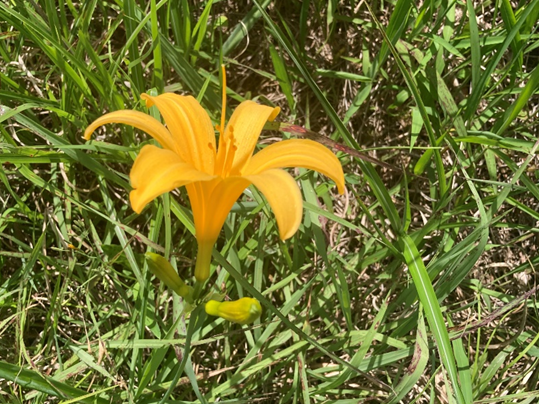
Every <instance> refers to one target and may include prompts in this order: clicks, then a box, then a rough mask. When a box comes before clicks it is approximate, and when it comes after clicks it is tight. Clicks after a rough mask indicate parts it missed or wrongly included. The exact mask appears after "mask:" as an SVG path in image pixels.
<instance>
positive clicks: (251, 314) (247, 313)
mask: <svg viewBox="0 0 539 404" xmlns="http://www.w3.org/2000/svg"><path fill="white" fill-rule="evenodd" d="M205 308H206V313H208V314H209V315H210V316H218V317H221V318H224V319H225V320H228V321H232V322H233V323H237V324H250V323H252V322H253V321H255V320H256V319H257V318H258V317H260V314H262V307H261V306H260V303H259V302H258V300H256V299H253V298H252V297H243V298H241V299H239V300H234V301H228V302H218V301H217V300H210V301H209V302H208V303H206V307H205Z"/></svg>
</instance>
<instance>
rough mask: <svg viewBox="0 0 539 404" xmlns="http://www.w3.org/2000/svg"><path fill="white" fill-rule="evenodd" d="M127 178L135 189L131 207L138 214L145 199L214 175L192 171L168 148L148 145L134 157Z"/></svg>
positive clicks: (190, 166)
mask: <svg viewBox="0 0 539 404" xmlns="http://www.w3.org/2000/svg"><path fill="white" fill-rule="evenodd" d="M130 178H131V184H132V185H133V188H135V189H134V190H133V191H131V194H130V200H131V206H132V207H133V210H134V211H135V212H137V213H140V212H141V211H142V209H143V208H144V206H146V204H147V203H148V202H150V201H152V200H153V199H155V198H157V197H158V196H159V195H162V194H164V193H165V192H169V191H172V190H173V189H175V188H178V187H181V186H183V185H186V184H190V183H193V182H196V181H210V180H212V179H213V178H215V177H214V176H212V175H208V174H206V173H204V172H201V171H198V170H196V169H195V168H193V166H192V165H191V164H189V163H186V162H185V161H183V160H182V159H181V158H180V157H179V156H178V155H177V154H176V153H174V152H172V151H170V150H166V149H160V148H159V147H156V146H152V145H148V146H144V147H143V148H142V149H141V151H140V153H139V155H138V156H137V158H136V160H135V163H134V164H133V168H132V169H131V173H130Z"/></svg>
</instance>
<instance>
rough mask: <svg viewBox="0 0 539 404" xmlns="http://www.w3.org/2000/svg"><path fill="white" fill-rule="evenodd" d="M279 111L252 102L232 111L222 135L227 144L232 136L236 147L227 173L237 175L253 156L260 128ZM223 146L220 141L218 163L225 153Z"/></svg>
mask: <svg viewBox="0 0 539 404" xmlns="http://www.w3.org/2000/svg"><path fill="white" fill-rule="evenodd" d="M279 111H280V108H279V107H276V108H272V107H268V106H266V105H260V104H257V103H256V102H254V101H244V102H242V103H241V104H240V105H239V106H238V107H237V108H236V109H235V110H234V113H233V114H232V117H231V118H230V121H229V122H228V125H227V127H226V130H225V133H224V135H223V137H224V141H225V142H226V143H227V144H228V142H230V135H231V134H233V138H234V146H236V147H237V150H236V151H235V154H234V160H233V162H232V164H231V169H230V171H229V172H230V173H231V174H232V175H236V174H238V173H239V172H240V171H241V169H242V168H243V166H244V165H245V164H246V163H247V161H248V160H249V158H250V157H251V155H252V154H253V151H254V149H255V146H256V143H257V141H258V137H259V136H260V132H261V131H262V128H263V127H264V125H265V124H266V122H267V121H272V120H274V119H275V117H276V116H277V114H278V113H279ZM224 146H225V144H224V143H223V142H222V141H221V140H220V141H219V151H218V158H217V159H218V161H219V160H220V159H219V156H221V154H222V153H225V152H226V147H224ZM221 159H222V158H221Z"/></svg>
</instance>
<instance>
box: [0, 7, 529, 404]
mask: <svg viewBox="0 0 539 404" xmlns="http://www.w3.org/2000/svg"><path fill="white" fill-rule="evenodd" d="M538 19H539V0H532V1H526V2H520V3H518V4H517V3H511V2H509V1H506V0H501V1H500V2H494V3H493V2H476V3H474V2H473V1H471V0H467V1H462V2H446V1H442V0H434V1H431V2H424V3H423V4H422V5H421V6H417V5H416V4H414V2H411V1H408V0H401V1H397V2H393V3H387V2H381V3H379V2H374V3H373V2H370V3H362V2H337V1H334V0H330V1H327V2H323V1H319V0H314V1H304V2H301V3H300V2H275V4H274V3H272V2H270V1H269V0H258V1H253V2H224V1H205V2H200V3H199V2H189V1H187V0H161V1H159V2H158V1H156V0H152V1H151V2H135V1H133V0H125V1H123V2H116V3H109V2H104V1H101V0H93V1H89V2H82V3H80V4H79V3H73V2H71V1H67V2H55V1H53V0H40V1H37V2H35V3H34V2H24V1H20V0H14V1H11V2H3V3H0V36H1V40H0V60H1V62H0V83H1V87H0V123H1V126H0V162H1V163H2V165H1V166H0V167H1V169H0V179H1V181H2V185H1V186H0V203H1V205H0V206H1V208H0V267H1V268H2V271H1V272H0V336H1V339H0V402H2V403H71V402H82V403H113V402H114V403H117V402H126V403H148V404H150V403H183V402H202V403H206V402H213V401H219V402H224V403H241V402H268V403H273V402H275V403H289V402H290V403H295V402H301V403H338V404H346V403H357V402H362V403H363V402H364V403H377V402H383V403H388V404H390V403H391V404H396V403H438V402H441V403H458V404H463V403H517V402H518V403H535V402H537V400H538V397H539V366H538V365H539V349H538V347H537V342H538V339H539V334H538V333H537V329H538V326H539V313H538V311H537V307H538V306H537V302H536V299H535V297H536V291H537V286H536V276H535V266H536V265H537V263H538V262H539V255H538V253H537V245H538V242H537V237H538V235H537V222H538V220H539V214H538V213H537V206H538V200H539V187H538V185H537V184H538V178H539V175H538V174H537V173H538V172H537V162H536V153H537V149H538V147H539V131H538V128H539V125H538V124H537V120H538V115H537V114H538V100H539V92H538V86H539V67H538V65H539V63H538V61H539V50H538V48H539V46H538V45H539V41H538V39H539V34H538V33H537V27H539V24H538V23H537V21H538ZM221 63H224V64H225V65H226V66H227V70H228V76H227V77H228V80H227V81H228V85H229V88H228V97H229V105H230V106H231V109H232V108H233V107H234V106H235V105H237V104H238V103H239V102H240V101H242V100H244V99H254V100H257V101H258V102H260V103H264V104H267V105H278V106H280V107H281V108H282V113H281V115H280V119H281V120H282V121H285V122H294V123H298V124H300V125H302V126H304V127H306V128H310V129H312V130H313V131H315V132H318V133H320V134H323V135H326V136H328V137H331V138H332V139H334V140H336V141H338V142H340V143H342V144H345V145H347V146H348V147H350V148H353V149H356V150H362V151H364V152H365V153H369V154H370V155H371V156H372V157H375V158H377V159H379V160H382V161H384V162H385V163H387V164H389V165H391V166H393V167H394V169H389V168H388V167H387V164H386V165H385V166H376V165H371V164H370V163H368V162H365V161H363V160H361V159H358V158H356V157H354V156H352V155H349V154H346V153H342V152H339V153H338V156H339V158H340V160H341V162H342V164H343V167H344V170H345V176H346V184H347V193H346V194H345V195H344V196H339V195H338V194H337V193H336V190H335V187H334V186H333V184H332V183H329V182H328V181H327V180H326V179H325V178H324V177H323V176H320V175H317V174H315V173H312V172H308V171H305V170H302V169H300V170H295V171H293V174H294V175H295V176H296V178H297V179H298V182H299V184H300V185H301V188H302V192H303V196H304V199H305V204H304V219H303V222H302V224H301V227H300V230H299V231H298V232H297V234H296V235H295V236H294V237H293V238H292V239H290V240H288V241H285V242H283V241H280V240H279V237H278V231H277V228H276V223H275V219H274V216H273V214H272V212H271V210H270V209H269V207H268V206H267V205H266V203H265V200H264V198H263V197H262V196H261V194H260V193H259V192H258V191H257V190H256V189H250V191H249V192H247V193H246V194H244V197H242V199H241V200H240V201H238V203H237V204H236V205H235V206H234V208H233V210H232V213H231V214H230V215H229V217H228V219H227V222H226V224H225V227H224V230H223V232H222V237H221V238H220V240H219V242H218V244H217V248H216V250H215V251H214V256H213V258H214V262H213V265H212V271H213V275H212V277H211V278H210V281H209V282H208V283H207V284H206V287H205V294H206V295H207V294H211V293H215V294H218V293H222V294H226V296H228V297H230V298H231V299H237V298H240V297H243V296H252V297H256V298H257V299H258V300H259V301H260V302H261V304H262V306H263V309H264V312H263V314H262V317H261V318H260V320H258V321H257V322H256V323H255V324H254V325H252V326H243V327H241V326H239V325H234V324H232V323H227V322H225V321H223V320H222V319H215V318H209V317H207V316H206V314H205V313H204V310H203V307H202V305H199V306H198V307H196V308H195V309H194V311H192V312H191V313H190V314H187V312H186V310H187V307H186V306H185V305H184V303H183V302H182V300H181V299H180V298H179V297H177V296H175V295H173V294H172V292H171V291H170V290H167V289H166V288H165V287H164V286H163V285H162V284H161V283H160V282H159V281H158V280H156V279H155V278H154V277H153V276H152V275H151V273H150V272H149V271H148V268H147V266H146V264H145V262H144V259H143V256H144V253H145V252H146V251H154V252H157V253H160V254H162V255H165V256H167V257H169V258H170V260H171V262H172V263H173V265H174V266H175V267H176V268H177V269H178V272H179V273H180V275H181V276H182V277H183V278H185V279H188V280H189V281H190V282H192V280H191V276H192V272H193V268H194V257H195V253H196V242H195V239H194V237H193V235H192V233H193V232H194V227H193V223H192V216H191V212H190V207H189V203H188V201H187V197H186V193H185V191H184V190H183V189H180V190H178V191H175V192H173V193H171V194H170V195H164V196H162V197H160V198H158V199H157V200H156V201H155V202H154V203H152V204H150V205H149V207H147V208H146V209H145V210H144V211H143V212H142V214H140V215H137V214H135V213H134V212H133V211H132V209H131V208H130V206H129V202H128V192H129V190H130V189H131V188H130V185H129V170H130V167H131V166H132V162H133V160H134V158H135V156H136V155H137V153H138V151H139V150H140V148H141V146H142V145H143V144H146V143H147V142H148V137H147V136H146V135H144V134H141V133H138V132H137V131H134V130H133V129H132V128H129V127H125V126H108V127H107V128H106V129H104V130H101V131H100V132H99V133H98V134H97V136H96V137H94V140H93V141H91V142H89V143H85V142H84V141H83V140H82V133H83V131H84V129H85V128H86V126H87V125H88V124H89V123H90V122H92V121H93V120H94V119H96V118H97V117H99V116H101V115H102V114H103V113H104V112H107V111H113V110H118V109H123V108H128V109H137V110H142V111H144V110H145V108H144V107H143V105H142V104H141V102H140V94H141V93H143V92H155V93H156V94H157V93H160V92H162V91H176V92H179V93H182V94H192V95H194V96H195V97H197V99H199V100H200V101H201V103H202V105H203V106H204V107H205V108H206V109H207V110H208V112H209V113H210V114H211V116H212V117H213V119H214V121H215V122H216V123H217V122H218V117H219V114H220V105H221V98H220V77H219V72H220V68H219V67H220V65H221ZM285 136H288V135H287V134H284V133H282V132H278V131H264V132H263V135H262V142H261V143H262V144H261V147H263V146H264V145H265V144H268V143H272V142H274V141H276V139H275V138H276V137H277V138H282V137H285Z"/></svg>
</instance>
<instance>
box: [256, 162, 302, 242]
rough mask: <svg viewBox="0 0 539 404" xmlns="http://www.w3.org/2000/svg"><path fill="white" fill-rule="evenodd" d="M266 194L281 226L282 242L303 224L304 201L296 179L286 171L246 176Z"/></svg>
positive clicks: (272, 171)
mask: <svg viewBox="0 0 539 404" xmlns="http://www.w3.org/2000/svg"><path fill="white" fill-rule="evenodd" d="M245 178H246V179H248V180H249V181H250V182H251V183H252V184H254V185H255V186H256V187H257V188H258V189H259V190H260V192H262V193H263V194H264V196H265V197H266V199H267V201H268V203H269V204H270V206H271V210H273V213H274V215H275V219H276V220H277V225H278V226H279V236H280V237H281V240H286V239H288V238H290V237H292V236H293V235H294V233H295V232H296V231H297V230H298V227H299V225H300V223H301V217H302V214H303V200H302V198H301V192H300V190H299V187H298V185H297V184H296V181H295V180H294V178H293V177H292V176H291V175H290V174H288V173H287V172H286V171H284V170H279V169H273V170H267V171H264V172H263V173H260V174H257V175H247V176H245Z"/></svg>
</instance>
